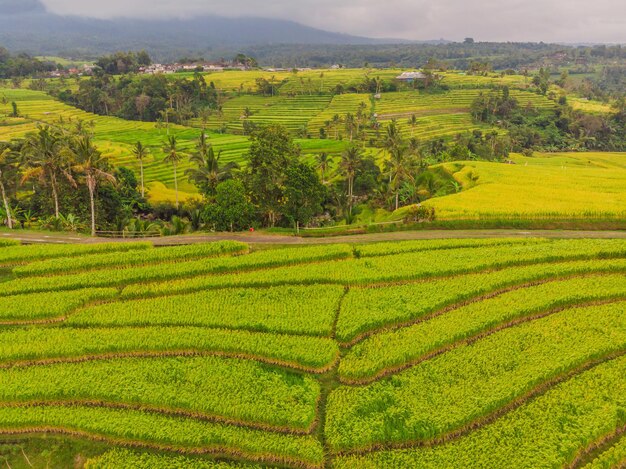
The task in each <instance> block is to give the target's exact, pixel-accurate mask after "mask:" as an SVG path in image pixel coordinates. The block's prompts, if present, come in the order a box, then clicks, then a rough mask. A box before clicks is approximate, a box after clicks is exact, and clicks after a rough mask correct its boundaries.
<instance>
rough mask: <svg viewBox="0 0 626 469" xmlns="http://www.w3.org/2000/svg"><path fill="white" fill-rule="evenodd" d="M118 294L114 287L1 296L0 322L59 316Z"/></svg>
mask: <svg viewBox="0 0 626 469" xmlns="http://www.w3.org/2000/svg"><path fill="white" fill-rule="evenodd" d="M117 295H118V291H117V290H115V289H113V288H89V289H84V290H75V291H71V292H47V293H33V294H30V295H15V296H5V297H0V324H2V323H10V322H20V321H25V322H28V321H42V320H46V319H52V318H59V317H63V316H65V315H66V314H68V313H70V312H71V311H73V310H75V309H76V308H79V307H80V306H83V305H85V304H86V303H89V302H91V301H102V300H109V299H111V298H114V297H115V296H117Z"/></svg>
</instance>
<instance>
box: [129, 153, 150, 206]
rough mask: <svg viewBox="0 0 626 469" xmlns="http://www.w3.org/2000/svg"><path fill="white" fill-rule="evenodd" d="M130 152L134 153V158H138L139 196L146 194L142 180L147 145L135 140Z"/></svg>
mask: <svg viewBox="0 0 626 469" xmlns="http://www.w3.org/2000/svg"><path fill="white" fill-rule="evenodd" d="M131 152H132V153H133V155H135V158H137V160H139V170H140V172H141V197H145V196H146V189H145V186H144V180H143V160H144V159H145V158H146V157H147V156H148V155H149V154H150V150H149V149H148V147H146V146H144V144H143V143H141V142H137V143H135V146H134V147H133V148H132V150H131Z"/></svg>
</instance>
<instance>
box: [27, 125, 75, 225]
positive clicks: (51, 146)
mask: <svg viewBox="0 0 626 469" xmlns="http://www.w3.org/2000/svg"><path fill="white" fill-rule="evenodd" d="M62 144H63V142H62V135H61V134H60V132H59V131H58V130H55V129H52V128H51V127H49V126H39V127H38V128H37V132H36V133H34V134H31V135H29V136H28V137H27V138H26V141H25V142H24V146H23V147H22V153H23V155H24V157H25V159H26V161H27V164H28V166H29V169H27V170H26V171H25V172H24V175H23V176H22V183H24V182H26V181H28V180H30V179H33V178H38V179H39V181H40V182H41V183H43V184H49V185H50V188H51V190H52V199H53V202H54V216H55V218H57V219H58V218H59V182H58V177H59V175H63V176H64V177H65V178H66V179H67V180H68V181H70V182H73V179H72V176H71V174H70V172H69V171H68V166H69V165H68V162H67V160H66V159H65V158H64V156H63V154H62V152H61V150H62Z"/></svg>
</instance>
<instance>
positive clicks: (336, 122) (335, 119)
mask: <svg viewBox="0 0 626 469" xmlns="http://www.w3.org/2000/svg"><path fill="white" fill-rule="evenodd" d="M331 122H332V125H333V127H334V128H335V140H337V139H338V138H339V124H341V117H339V114H335V115H334V116H333V120H332V121H331Z"/></svg>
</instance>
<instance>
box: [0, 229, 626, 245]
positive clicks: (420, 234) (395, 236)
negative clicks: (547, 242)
mask: <svg viewBox="0 0 626 469" xmlns="http://www.w3.org/2000/svg"><path fill="white" fill-rule="evenodd" d="M535 237H538V238H567V239H576V238H602V239H611V238H621V239H626V231H559V230H537V231H521V230H432V231H399V232H394V233H373V234H359V235H348V236H339V237H331V238H299V237H296V236H285V235H272V234H265V233H232V234H231V233H220V234H194V235H181V236H170V237H163V238H150V239H149V241H151V242H153V243H154V244H155V245H156V246H173V245H179V244H195V243H206V242H210V241H221V240H236V241H243V242H246V243H251V244H278V245H281V244H284V245H299V244H332V243H367V242H377V241H405V240H413V239H445V238H535ZM2 238H5V239H16V240H19V241H21V242H22V243H24V244H92V243H107V242H129V241H138V240H137V239H123V238H113V239H112V238H90V237H87V236H81V235H75V234H65V233H43V232H41V233H39V232H32V231H13V232H8V231H0V239H2Z"/></svg>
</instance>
